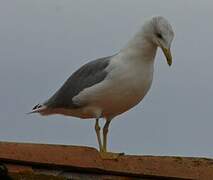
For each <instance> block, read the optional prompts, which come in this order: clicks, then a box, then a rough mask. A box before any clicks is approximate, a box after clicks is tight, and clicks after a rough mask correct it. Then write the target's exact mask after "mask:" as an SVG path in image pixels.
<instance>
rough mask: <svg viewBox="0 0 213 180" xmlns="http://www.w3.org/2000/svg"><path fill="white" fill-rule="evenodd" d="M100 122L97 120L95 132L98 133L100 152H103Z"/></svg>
mask: <svg viewBox="0 0 213 180" xmlns="http://www.w3.org/2000/svg"><path fill="white" fill-rule="evenodd" d="M98 121H99V119H96V121H95V132H96V135H97V139H98V145H99V150H100V152H102V151H103V146H102V142H101V135H100V130H101V128H100V126H99V123H98Z"/></svg>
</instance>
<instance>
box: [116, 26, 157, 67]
mask: <svg viewBox="0 0 213 180" xmlns="http://www.w3.org/2000/svg"><path fill="white" fill-rule="evenodd" d="M156 51H157V45H155V44H153V43H152V42H151V41H150V40H149V39H148V37H146V34H145V33H144V32H143V30H141V31H139V32H138V33H137V34H136V35H135V36H134V37H133V38H132V39H131V40H130V41H129V42H128V43H127V45H126V46H125V47H124V48H123V49H122V50H121V51H120V53H119V54H121V55H125V56H123V57H127V58H125V59H129V60H130V61H134V60H139V61H143V62H144V63H145V62H146V63H147V64H153V63H154V58H155V55H156Z"/></svg>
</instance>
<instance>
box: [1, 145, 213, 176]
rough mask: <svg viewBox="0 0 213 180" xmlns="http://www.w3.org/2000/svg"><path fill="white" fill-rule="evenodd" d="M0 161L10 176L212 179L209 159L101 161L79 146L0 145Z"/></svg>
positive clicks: (212, 165) (127, 157)
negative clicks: (51, 175) (48, 175)
mask: <svg viewBox="0 0 213 180" xmlns="http://www.w3.org/2000/svg"><path fill="white" fill-rule="evenodd" d="M0 162H2V163H4V164H6V166H7V168H8V170H9V172H10V173H20V172H21V173H26V172H27V173H38V172H40V173H41V172H42V170H43V171H45V172H46V173H47V172H49V173H50V172H51V173H52V174H53V175H54V176H56V175H59V174H61V175H62V174H66V173H72V177H73V173H77V174H79V175H78V176H79V177H80V174H82V173H84V175H85V173H86V174H90V176H91V174H95V175H94V177H96V178H94V179H97V177H100V176H101V175H102V176H103V175H104V176H105V175H108V178H109V176H110V177H111V178H112V179H113V176H115V177H116V178H115V179H118V177H121V178H127V177H135V178H136V177H138V178H140V179H141V178H142V177H143V178H146V179H149V178H152V179H153V178H155V179H157V178H169V179H201V180H202V179H203V180H208V179H209V180H212V179H213V160H211V159H204V158H186V157H159V156H133V155H124V156H121V157H119V159H118V160H103V159H101V157H100V155H99V152H98V151H97V150H96V149H94V148H90V147H80V146H64V145H47V144H29V143H8V142H0ZM65 172H66V173H65ZM54 173H55V174H54ZM64 176H65V175H64ZM81 176H82V175H81ZM88 176H89V175H88ZM65 177H66V176H65ZM76 177H77V176H76Z"/></svg>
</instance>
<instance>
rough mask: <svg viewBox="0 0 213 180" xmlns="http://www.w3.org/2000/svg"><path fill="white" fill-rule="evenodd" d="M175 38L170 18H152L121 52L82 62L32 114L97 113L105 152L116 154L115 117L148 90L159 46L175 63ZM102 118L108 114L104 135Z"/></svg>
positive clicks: (89, 115) (85, 115)
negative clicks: (111, 148)
mask: <svg viewBox="0 0 213 180" xmlns="http://www.w3.org/2000/svg"><path fill="white" fill-rule="evenodd" d="M173 38H174V31H173V29H172V26H171V25H170V23H169V22H168V20H167V19H166V18H164V17H162V16H154V17H152V18H149V19H148V20H146V21H145V23H144V24H143V26H142V27H141V28H140V30H139V31H138V32H137V33H136V34H135V35H134V36H133V38H132V39H130V41H129V42H128V43H127V45H126V46H124V47H123V48H122V49H121V50H120V51H119V52H118V53H117V54H115V55H112V56H108V57H104V58H99V59H96V60H93V61H90V62H89V63H87V64H85V65H83V66H82V67H81V68H80V69H78V70H77V71H76V72H74V73H73V74H72V75H71V76H70V77H69V78H68V79H67V80H66V82H65V83H64V84H63V85H62V87H61V88H60V89H59V90H58V91H57V92H56V93H55V94H54V95H53V96H52V97H50V98H49V99H48V100H47V101H45V102H44V103H42V104H38V105H36V106H35V107H34V108H33V110H32V111H31V113H40V114H41V115H53V114H61V115H66V116H74V117H78V118H82V119H87V118H94V119H95V131H96V135H97V140H98V145H99V150H100V154H101V157H103V158H110V157H112V158H113V157H115V156H116V157H117V154H118V153H111V152H108V150H107V134H108V128H109V125H110V123H111V121H112V119H114V118H115V117H116V116H118V115H120V114H122V113H124V112H126V111H128V110H129V109H131V108H132V107H134V106H135V105H137V104H138V103H139V102H140V101H141V100H142V99H143V98H144V96H145V95H146V94H147V92H148V91H149V89H150V86H151V84H152V80H153V72H154V59H155V56H156V52H157V48H158V47H160V48H161V49H162V51H163V53H164V55H165V57H166V59H167V63H168V65H169V66H171V64H172V55H171V52H170V47H171V43H172V40H173ZM100 118H104V119H105V125H104V127H103V135H102V136H101V127H100V126H99V119H100ZM102 140H103V141H102Z"/></svg>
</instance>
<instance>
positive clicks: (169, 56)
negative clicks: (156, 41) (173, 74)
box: [161, 46, 172, 66]
mask: <svg viewBox="0 0 213 180" xmlns="http://www.w3.org/2000/svg"><path fill="white" fill-rule="evenodd" d="M161 49H162V51H163V53H164V55H165V56H166V60H167V63H168V65H169V66H171V65H172V54H171V51H170V49H169V48H164V47H163V46H161Z"/></svg>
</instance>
